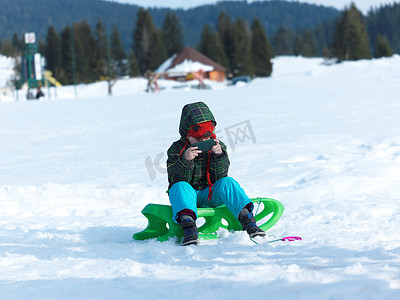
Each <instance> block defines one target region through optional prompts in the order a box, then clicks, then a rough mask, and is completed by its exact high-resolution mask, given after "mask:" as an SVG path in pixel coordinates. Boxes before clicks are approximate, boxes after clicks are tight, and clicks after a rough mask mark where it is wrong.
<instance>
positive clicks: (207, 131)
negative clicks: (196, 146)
mask: <svg viewBox="0 0 400 300" xmlns="http://www.w3.org/2000/svg"><path fill="white" fill-rule="evenodd" d="M214 128H215V123H214V122H212V121H209V122H204V123H200V124H195V125H193V126H191V127H190V129H189V130H188V135H189V136H192V137H194V138H196V139H200V138H208V137H211V138H213V139H215V137H216V136H215V133H214Z"/></svg>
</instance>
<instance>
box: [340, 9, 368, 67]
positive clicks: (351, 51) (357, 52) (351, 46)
mask: <svg viewBox="0 0 400 300" xmlns="http://www.w3.org/2000/svg"><path fill="white" fill-rule="evenodd" d="M333 53H334V55H335V56H336V57H337V58H338V60H339V61H343V60H359V59H369V58H371V52H370V48H369V40H368V34H367V29H366V25H365V21H364V17H363V15H362V14H361V12H360V11H359V10H358V9H357V7H356V6H355V4H354V3H352V4H351V5H350V8H349V9H346V10H345V11H344V12H343V14H342V17H341V19H340V20H339V23H338V25H337V27H336V31H335V37H334V41H333Z"/></svg>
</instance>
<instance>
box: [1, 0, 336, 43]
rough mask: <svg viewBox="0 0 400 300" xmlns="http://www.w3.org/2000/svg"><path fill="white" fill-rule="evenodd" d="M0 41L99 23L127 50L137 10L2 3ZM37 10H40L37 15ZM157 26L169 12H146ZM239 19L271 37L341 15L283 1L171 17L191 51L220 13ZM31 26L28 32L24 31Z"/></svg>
mask: <svg viewBox="0 0 400 300" xmlns="http://www.w3.org/2000/svg"><path fill="white" fill-rule="evenodd" d="M0 7H1V8H2V9H1V11H0V37H1V39H2V40H4V39H7V38H11V36H12V34H13V33H14V32H18V33H20V34H22V33H23V32H25V31H26V30H27V28H34V30H35V32H36V34H37V36H38V37H39V38H43V39H44V38H45V36H46V33H47V28H48V27H49V26H50V25H51V26H53V27H54V28H55V29H56V30H58V31H61V30H62V29H64V28H65V27H66V26H71V24H73V23H76V22H82V20H87V22H88V23H89V24H90V26H92V28H94V26H95V25H96V23H97V21H98V20H99V19H102V20H103V22H104V26H105V27H106V28H108V29H111V28H112V26H113V25H114V24H115V25H116V27H117V28H118V30H119V31H120V33H121V38H122V42H123V44H124V46H125V49H128V48H129V46H130V44H131V41H132V38H131V33H132V31H133V27H134V24H135V22H136V16H137V13H138V11H139V9H140V8H139V6H136V5H128V4H121V3H117V2H116V1H100V0H58V1H54V0H35V1H32V0H12V1H10V0H0ZM39 8H40V10H39ZM149 12H150V14H151V15H152V17H153V19H154V22H155V26H156V27H157V28H161V27H162V22H163V20H164V19H165V17H166V15H167V13H169V12H171V10H170V9H149ZM223 12H224V13H225V14H227V15H230V16H231V17H232V19H236V18H238V17H240V18H242V19H243V20H246V21H247V22H248V23H249V24H250V23H251V22H252V21H253V19H254V18H258V19H259V20H260V21H261V22H262V24H263V26H264V29H265V30H266V32H267V34H268V35H269V36H271V35H272V34H273V33H274V32H275V31H276V30H277V29H278V28H279V26H280V25H281V24H285V26H287V27H288V28H292V29H296V30H297V29H302V28H313V27H314V26H315V25H317V24H321V23H323V22H324V21H327V20H332V19H334V18H335V17H337V16H338V15H339V11H338V10H336V9H333V8H328V7H322V6H317V5H310V4H304V3H298V2H287V1H276V0H273V1H260V2H255V1H254V2H251V3H250V2H249V3H246V2H245V1H224V2H219V3H217V4H216V5H204V6H200V7H196V8H193V9H189V10H182V9H178V10H175V11H174V14H176V16H177V18H178V20H179V21H180V24H181V25H182V34H183V36H184V43H183V44H184V45H189V46H192V47H194V46H195V45H197V44H198V43H199V38H200V34H201V31H202V29H203V26H204V24H209V25H214V24H215V20H217V19H218V16H219V15H220V14H221V13H223ZM27 24H29V26H27Z"/></svg>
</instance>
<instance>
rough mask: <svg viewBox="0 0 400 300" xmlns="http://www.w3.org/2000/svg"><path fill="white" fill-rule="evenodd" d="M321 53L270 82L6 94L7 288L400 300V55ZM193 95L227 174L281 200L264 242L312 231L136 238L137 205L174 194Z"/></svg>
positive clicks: (71, 293)
mask: <svg viewBox="0 0 400 300" xmlns="http://www.w3.org/2000/svg"><path fill="white" fill-rule="evenodd" d="M322 62H323V61H322V59H305V58H301V57H278V58H276V59H275V60H274V72H273V75H272V77H271V78H265V79H256V80H254V81H252V82H251V83H249V84H241V85H237V86H228V85H226V84H224V83H218V84H212V87H213V89H211V90H193V89H190V88H180V89H175V88H173V87H174V86H175V85H176V83H173V82H167V81H164V82H160V85H161V86H162V87H164V88H165V89H164V90H163V91H161V92H159V93H154V94H147V93H145V92H144V90H145V88H146V81H144V80H142V79H129V80H122V81H119V82H117V84H116V85H115V87H114V90H113V92H114V96H113V97H107V96H106V93H107V87H106V84H105V83H96V84H91V85H87V86H85V85H79V86H78V87H77V95H78V97H77V98H75V97H74V93H75V91H74V87H62V88H59V89H57V90H51V91H50V94H51V97H50V99H49V98H48V96H49V95H48V94H49V93H48V91H47V90H44V92H45V93H46V98H45V99H43V100H41V101H26V100H25V99H24V95H23V93H21V94H20V96H19V100H18V101H16V100H15V99H13V100H12V102H7V103H4V102H1V103H0V141H1V147H0V157H1V159H0V290H1V291H2V296H1V297H2V298H4V299H132V298H135V299H141V298H145V299H176V298H177V297H178V298H179V297H182V296H183V295H185V296H188V297H190V298H191V299H245V298H247V297H253V298H257V299H293V298H295V297H296V299H310V298H314V299H397V298H400V275H399V274H400V260H399V254H400V201H399V200H400V189H399V186H400V118H399V116H400V100H399V99H400V98H399V95H400V71H399V70H400V56H394V57H392V58H384V59H378V60H368V61H367V60H365V61H357V62H345V63H342V64H337V65H333V66H325V65H323V64H322ZM0 69H1V68H0ZM56 93H57V97H56ZM9 100H10V99H9ZM199 100H202V101H204V102H206V103H207V104H208V105H209V106H210V108H211V109H212V111H213V112H214V115H215V117H216V119H217V122H218V126H217V130H218V131H217V137H219V138H221V139H222V140H223V141H225V143H226V144H227V145H228V148H229V149H228V150H229V154H230V160H231V167H230V176H232V177H234V178H236V179H237V180H238V181H239V182H240V183H241V185H242V187H243V188H244V189H245V190H246V192H247V194H248V195H249V196H250V197H258V196H263V197H271V198H275V199H278V200H279V201H281V202H282V203H283V204H284V206H285V212H284V214H283V216H282V218H281V220H280V221H279V222H278V223H277V224H276V225H275V226H274V227H273V228H271V229H270V230H269V231H268V232H267V233H268V234H267V240H270V239H275V238H280V237H282V236H286V235H298V236H301V237H302V238H303V241H297V242H293V243H284V242H282V243H275V244H266V243H264V244H255V243H254V242H252V241H251V240H250V239H249V238H248V236H247V234H245V233H243V232H235V233H229V232H223V231H222V232H221V233H220V234H221V238H220V239H218V240H207V241H201V244H200V245H199V246H189V247H181V246H179V244H177V243H176V241H174V240H171V241H168V242H163V243H160V242H157V241H155V240H149V241H140V242H139V241H134V240H132V234H133V233H135V232H138V231H141V230H142V229H144V228H145V227H146V224H147V222H146V219H145V217H144V216H143V215H141V213H140V211H141V209H142V208H143V207H144V206H145V205H146V204H147V203H149V202H153V203H163V204H168V197H167V195H166V193H165V191H166V188H167V179H166V175H165V173H166V171H165V160H166V154H165V151H166V149H167V148H168V147H169V146H170V144H171V143H172V142H173V141H174V140H176V139H178V137H179V134H178V122H179V118H180V112H181V109H182V106H183V105H184V104H186V103H189V102H195V101H199ZM10 101H11V100H10Z"/></svg>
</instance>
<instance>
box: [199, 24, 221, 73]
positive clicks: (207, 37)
mask: <svg viewBox="0 0 400 300" xmlns="http://www.w3.org/2000/svg"><path fill="white" fill-rule="evenodd" d="M197 50H199V52H201V53H202V54H204V55H205V56H207V57H209V58H211V59H212V60H214V61H215V62H217V63H219V64H220V65H222V66H224V67H227V66H228V60H227V57H226V55H225V51H224V49H223V47H222V44H221V41H220V38H219V36H218V34H217V33H216V32H214V31H213V30H212V29H210V26H208V25H204V28H203V32H202V34H201V37H200V43H199V45H198V46H197Z"/></svg>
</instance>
